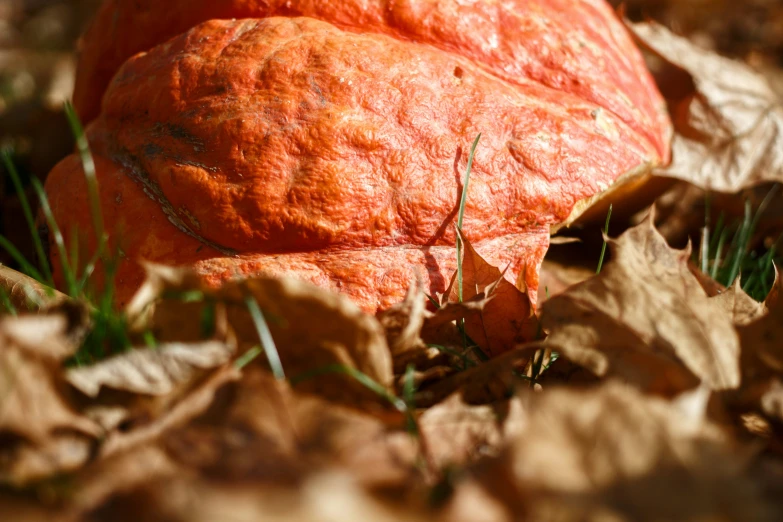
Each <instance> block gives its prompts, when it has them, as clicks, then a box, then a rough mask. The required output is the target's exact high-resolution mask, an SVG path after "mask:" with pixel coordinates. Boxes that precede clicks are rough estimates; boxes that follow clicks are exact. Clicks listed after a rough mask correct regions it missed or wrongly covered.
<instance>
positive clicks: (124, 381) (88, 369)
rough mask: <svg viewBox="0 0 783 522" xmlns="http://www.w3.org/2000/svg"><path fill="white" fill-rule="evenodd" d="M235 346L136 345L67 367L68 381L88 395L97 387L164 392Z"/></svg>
mask: <svg viewBox="0 0 783 522" xmlns="http://www.w3.org/2000/svg"><path fill="white" fill-rule="evenodd" d="M234 350H235V348H234V347H233V346H230V345H227V344H225V343H222V342H219V341H206V342H203V343H199V344H183V343H171V344H165V345H162V346H159V347H156V348H149V349H136V350H131V351H129V352H126V353H124V354H121V355H117V356H114V357H112V358H110V359H106V360H104V361H101V362H99V363H97V364H94V365H92V366H80V367H76V368H71V369H69V370H68V372H67V373H66V375H65V378H66V379H67V380H68V382H69V383H70V384H71V385H72V386H74V387H75V388H76V389H78V390H79V391H81V392H82V393H84V394H85V395H88V396H90V397H97V396H98V392H99V391H100V389H101V387H107V388H112V389H115V390H122V391H127V392H131V393H139V394H145V395H166V394H169V393H171V392H172V391H174V389H175V388H176V387H177V386H179V385H182V384H185V383H188V382H190V381H192V380H193V379H194V377H195V376H196V375H197V373H198V371H199V370H202V371H203V370H210V369H213V368H216V367H218V366H221V365H223V364H226V363H228V362H229V361H230V359H231V357H232V355H233V354H234Z"/></svg>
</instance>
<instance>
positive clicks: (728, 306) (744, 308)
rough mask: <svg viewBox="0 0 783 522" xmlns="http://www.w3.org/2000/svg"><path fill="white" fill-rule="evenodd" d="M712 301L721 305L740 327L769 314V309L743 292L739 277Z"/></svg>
mask: <svg viewBox="0 0 783 522" xmlns="http://www.w3.org/2000/svg"><path fill="white" fill-rule="evenodd" d="M712 300H713V301H714V302H716V303H719V304H720V305H721V306H722V307H723V309H724V310H725V311H726V312H728V313H729V315H731V317H732V318H733V320H734V324H736V325H738V326H744V325H746V324H748V323H752V322H753V321H755V320H756V319H759V318H760V317H762V316H763V315H764V314H766V313H767V307H766V306H765V305H764V304H763V303H759V302H758V301H756V300H755V299H753V298H752V297H750V296H749V295H748V294H746V293H745V292H744V291H743V290H742V285H741V284H740V278H739V277H738V278H737V279H736V281H734V284H733V285H731V286H730V287H729V288H727V289H726V290H725V291H724V292H722V293H720V294H718V295H716V296H715V297H713V298H712Z"/></svg>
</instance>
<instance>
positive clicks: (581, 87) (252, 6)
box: [74, 0, 670, 159]
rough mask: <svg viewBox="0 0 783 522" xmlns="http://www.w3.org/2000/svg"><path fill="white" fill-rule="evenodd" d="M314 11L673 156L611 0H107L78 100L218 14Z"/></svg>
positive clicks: (660, 109) (88, 109)
mask: <svg viewBox="0 0 783 522" xmlns="http://www.w3.org/2000/svg"><path fill="white" fill-rule="evenodd" d="M268 16H289V17H290V16H306V17H310V18H316V19H319V20H324V21H326V22H329V23H331V24H333V25H336V26H338V27H340V28H342V29H345V30H349V31H354V32H361V33H381V34H387V35H390V36H393V37H395V38H397V39H400V40H407V41H413V42H418V43H422V44H428V45H431V46H434V47H436V48H438V49H441V50H443V51H446V52H449V53H454V54H457V55H459V56H462V57H465V58H468V59H470V60H471V61H472V62H473V63H475V64H476V65H478V66H480V67H482V68H484V69H485V70H487V71H488V72H490V73H492V74H493V75H495V76H497V77H498V78H502V79H505V80H506V81H509V82H512V83H517V82H521V83H525V82H527V81H530V80H532V81H535V82H539V83H541V84H542V85H545V86H547V87H550V88H552V89H554V90H556V91H561V92H567V93H571V94H574V95H576V96H578V97H580V98H582V99H584V100H587V101H591V102H593V103H595V104H596V105H598V106H601V107H603V108H605V109H607V110H608V111H610V112H612V113H614V114H616V115H617V116H618V117H619V118H620V119H621V120H623V121H624V122H625V123H627V124H628V125H629V126H630V127H631V128H632V129H634V130H635V131H636V132H637V133H639V134H641V135H642V136H644V137H645V138H646V139H647V140H648V141H650V143H652V144H653V145H654V146H655V147H656V149H657V150H658V153H659V155H660V156H661V157H662V158H664V159H667V156H668V154H669V127H670V123H669V119H668V116H667V114H666V111H665V106H664V105H663V104H662V101H661V97H660V95H659V94H658V90H657V88H656V86H655V83H654V82H653V80H652V78H651V77H650V75H649V73H648V72H647V69H646V67H645V65H644V61H643V60H642V58H641V55H640V54H639V52H638V51H637V49H636V48H635V47H634V45H633V43H632V41H631V39H630V37H629V35H628V33H627V31H626V30H625V28H624V27H623V26H622V24H620V23H619V21H618V20H617V19H616V16H615V14H614V13H613V12H612V10H611V7H610V6H609V5H608V4H607V3H606V2H605V0H503V1H501V0H479V1H475V2H464V1H458V0H340V1H335V2H332V1H324V0H219V1H216V0H166V1H162V0H133V1H128V0H105V1H104V3H103V5H102V6H101V8H100V10H99V12H98V14H97V15H96V17H95V19H94V20H93V22H92V24H91V25H90V27H89V29H88V30H87V32H86V34H85V35H84V38H83V41H82V48H81V53H80V58H79V68H78V75H77V77H76V88H75V92H74V104H75V106H76V108H77V110H78V112H79V114H80V116H81V117H82V119H83V120H84V121H91V120H92V119H94V118H95V117H97V115H98V113H99V112H100V103H101V97H102V95H103V93H104V91H105V90H106V87H107V86H108V84H109V82H110V81H111V78H112V77H113V76H114V74H115V73H116V72H117V70H118V69H119V68H120V66H121V65H122V64H123V63H124V62H125V60H127V59H128V58H130V57H131V56H133V55H134V54H136V53H138V52H141V51H146V50H148V49H151V48H152V47H154V46H155V45H158V44H161V43H163V42H165V41H166V40H168V39H169V38H172V37H174V36H176V35H178V34H180V33H183V32H185V31H186V30H188V29H190V28H191V27H193V26H195V25H197V24H199V23H201V22H205V21H207V20H212V19H218V18H222V19H231V18H237V19H240V18H264V17H268Z"/></svg>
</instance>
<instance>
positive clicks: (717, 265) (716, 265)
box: [710, 228, 729, 281]
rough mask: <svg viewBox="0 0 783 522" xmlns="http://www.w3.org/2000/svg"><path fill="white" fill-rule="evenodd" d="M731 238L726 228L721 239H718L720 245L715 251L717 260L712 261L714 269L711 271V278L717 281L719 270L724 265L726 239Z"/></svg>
mask: <svg viewBox="0 0 783 522" xmlns="http://www.w3.org/2000/svg"><path fill="white" fill-rule="evenodd" d="M728 237H729V230H728V229H727V228H724V229H723V230H721V233H720V238H719V239H718V244H717V246H716V248H715V250H713V252H715V259H713V261H712V269H711V270H710V277H711V278H713V279H714V280H715V281H717V280H718V270H719V269H720V267H721V263H722V257H723V247H724V246H726V239H727V238H728Z"/></svg>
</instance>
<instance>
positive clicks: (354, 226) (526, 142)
mask: <svg viewBox="0 0 783 522" xmlns="http://www.w3.org/2000/svg"><path fill="white" fill-rule="evenodd" d="M321 4H322V5H321ZM330 4H332V3H328V2H304V1H300V2H295V1H289V2H277V3H273V5H270V4H269V3H268V2H260V1H243V2H242V1H233V2H198V1H197V2H184V1H175V2H171V3H169V4H164V3H162V2H157V3H153V2H148V1H146V0H143V1H137V2H120V1H113V0H110V1H108V2H106V4H105V5H104V7H103V9H102V11H101V12H100V14H99V15H98V18H97V21H96V22H95V23H94V24H93V26H92V28H91V30H90V31H89V32H88V34H87V36H86V38H85V43H84V51H83V55H82V61H81V64H80V70H79V75H78V78H79V83H78V90H77V98H76V100H77V102H79V110H80V111H81V113H82V114H83V115H84V116H87V117H88V118H89V117H90V116H91V115H94V114H95V107H94V106H91V105H90V103H92V102H94V101H95V100H97V99H98V98H99V97H100V95H101V93H102V92H103V88H104V86H105V84H106V79H107V77H108V76H110V75H111V74H112V73H113V72H114V70H115V68H116V67H117V66H118V65H119V62H121V61H122V60H124V59H125V58H127V57H128V56H129V55H130V54H131V53H133V52H135V51H138V50H141V49H147V48H149V47H152V46H153V45H154V44H157V43H160V41H161V40H162V39H164V38H167V37H169V36H174V35H175V34H177V32H179V31H181V30H186V29H187V27H189V26H190V25H189V24H194V23H197V22H199V21H202V20H203V19H207V18H210V17H230V16H240V17H247V16H266V15H269V14H278V15H279V14H283V15H302V14H303V15H307V17H300V16H285V17H281V16H273V17H268V18H263V19H253V18H245V19H241V20H211V21H207V22H205V23H202V24H200V25H197V26H196V27H193V28H192V29H189V30H187V32H185V33H184V34H181V35H179V36H175V37H174V38H173V39H171V40H169V41H167V42H166V43H163V44H162V45H159V46H158V47H154V48H152V49H150V50H149V51H147V52H145V53H141V54H137V55H135V56H133V57H132V58H130V59H129V60H128V61H126V62H125V63H124V65H122V66H121V67H120V68H119V70H118V71H117V72H116V74H115V75H114V77H113V80H112V81H111V83H110V84H109V86H108V89H107V90H106V92H105V95H104V96H103V106H102V110H101V112H100V115H99V116H98V117H97V119H96V120H95V121H94V122H93V124H92V125H90V127H89V129H88V137H89V139H90V142H91V145H92V148H93V153H94V154H95V155H96V158H97V159H96V161H97V163H96V166H97V170H98V179H99V183H100V190H101V200H102V203H103V208H104V218H105V220H106V223H107V224H108V228H109V230H110V231H111V232H112V241H113V242H114V244H115V245H117V246H119V247H120V248H121V251H122V252H123V253H124V256H125V257H124V258H123V260H122V262H121V263H120V267H119V273H118V281H117V283H118V285H117V290H118V300H119V301H120V302H121V303H122V302H124V301H126V300H127V299H128V298H129V296H130V295H131V294H132V292H133V291H134V290H135V288H137V287H138V285H139V284H140V282H141V277H142V274H141V269H140V267H139V265H138V261H139V260H142V259H144V260H149V261H155V262H160V263H166V264H175V265H188V266H193V267H195V268H196V270H197V271H199V272H200V273H202V274H203V275H204V277H205V278H206V279H207V280H209V281H210V282H212V283H214V284H218V283H219V282H220V281H223V280H226V279H228V278H232V277H237V276H244V275H249V274H254V273H267V274H288V275H295V276H298V277H300V278H303V279H306V280H309V281H312V282H314V283H316V284H318V285H320V286H324V287H328V288H334V289H336V290H339V291H342V292H344V293H346V294H347V295H349V296H350V297H351V298H353V299H354V300H355V301H356V302H357V303H358V304H359V305H360V306H362V307H363V308H364V309H366V310H368V311H375V310H377V309H383V308H386V307H388V306H390V305H391V304H393V303H394V302H396V301H398V300H400V299H401V298H402V297H403V295H404V293H405V290H406V288H407V287H408V286H409V284H410V282H411V280H412V278H413V277H414V274H415V273H416V272H418V273H419V275H420V276H421V277H422V279H423V280H424V282H425V285H426V287H427V288H426V289H427V290H428V291H429V292H432V293H438V292H442V291H443V290H445V288H446V287H447V285H448V282H449V278H450V276H451V274H452V272H453V271H454V269H455V267H456V259H455V254H454V248H453V245H454V242H455V232H454V228H453V222H454V221H455V219H456V213H457V209H458V204H459V196H460V193H461V190H462V179H463V176H464V171H465V164H466V162H467V148H468V147H469V144H470V142H471V141H472V140H473V138H474V137H475V136H476V135H477V134H478V133H479V132H481V133H483V137H482V141H481V144H480V146H479V148H478V152H477V154H476V159H475V163H474V167H473V173H472V177H471V185H470V191H469V194H468V199H467V207H466V213H465V222H464V230H465V231H466V234H467V235H468V237H469V238H470V239H471V240H472V242H473V245H474V247H475V248H476V250H477V251H478V252H479V253H481V254H482V255H483V256H484V257H486V258H487V259H488V260H489V261H490V262H491V263H494V264H496V265H498V266H503V267H505V266H507V265H510V267H509V270H508V271H507V272H506V274H507V277H508V278H509V279H511V280H512V281H516V279H517V278H518V277H520V278H521V279H522V281H524V282H525V284H526V286H527V288H530V289H535V288H537V272H538V267H539V265H540V262H541V260H542V258H543V255H544V253H545V252H546V249H547V246H548V240H549V229H550V227H551V226H554V225H558V224H561V223H563V222H566V221H567V220H569V219H570V218H571V217H572V216H573V214H574V211H575V209H578V208H579V203H580V202H582V201H584V200H586V199H588V198H590V197H592V196H594V195H595V194H597V193H599V192H601V191H603V190H605V189H606V188H607V187H609V186H610V185H612V184H613V183H615V181H616V180H617V179H618V178H620V177H621V176H622V175H624V174H628V173H638V172H641V171H643V170H645V169H646V168H649V167H650V166H652V165H655V164H658V163H661V162H665V161H667V159H668V158H667V155H668V152H667V151H668V139H669V124H668V120H667V119H666V116H665V114H664V112H663V110H662V107H663V105H662V102H661V100H660V97H659V95H658V94H657V92H656V91H655V88H654V86H653V84H652V82H651V80H650V78H649V75H648V74H647V73H646V71H645V70H644V67H643V64H642V61H641V59H640V57H639V54H638V52H637V51H636V50H635V49H634V48H633V46H632V44H631V42H630V40H629V39H628V36H627V34H626V33H625V30H624V29H623V28H622V26H621V24H619V22H618V21H617V20H616V19H615V18H614V15H613V13H612V12H611V11H610V10H609V8H608V7H607V6H606V5H605V4H604V3H603V2H602V1H600V2H599V1H588V0H582V1H573V0H571V1H565V0H562V1H544V0H540V1H525V2H523V1H521V0H519V1H517V2H505V3H500V2H491V1H486V2H474V3H465V2H458V1H457V0H451V1H445V2H415V3H414V2H391V3H389V2H345V3H339V4H337V3H334V5H330ZM172 13H173V14H172ZM315 17H317V18H321V19H322V20H316V19H315ZM323 20H326V21H323ZM329 22H333V23H329ZM112 24H115V26H116V24H120V25H121V26H122V27H125V28H126V30H123V31H122V33H123V34H127V36H128V37H127V38H123V39H114V37H113V36H112V37H111V38H112V39H110V38H109V36H108V35H109V34H111V35H114V34H118V33H116V32H114V30H116V27H115V26H112ZM335 24H336V25H335ZM111 27H115V28H114V29H111ZM132 28H135V29H134V30H131V29H132ZM107 31H110V32H107ZM47 193H48V194H49V197H50V199H51V203H52V208H53V211H54V213H55V216H56V218H57V220H58V222H59V223H60V225H61V228H63V230H64V232H65V233H66V234H69V233H73V231H75V230H81V233H80V237H81V238H82V239H88V238H86V237H85V236H88V235H89V234H86V233H85V231H87V230H89V228H90V223H91V221H90V217H89V214H88V212H87V210H86V209H87V208H89V206H88V205H87V204H86V190H85V186H84V181H83V174H82V172H81V165H80V163H79V160H78V159H77V158H76V157H75V156H72V157H69V158H67V159H66V160H64V161H63V162H62V163H60V164H59V165H58V166H57V167H56V168H55V169H54V170H53V172H52V173H51V174H50V176H49V179H48V180H47ZM55 261H56V260H55ZM54 264H55V266H56V265H57V263H56V262H55V263H54ZM531 297H532V298H533V299H535V295H534V292H533V295H532V296H531Z"/></svg>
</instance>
